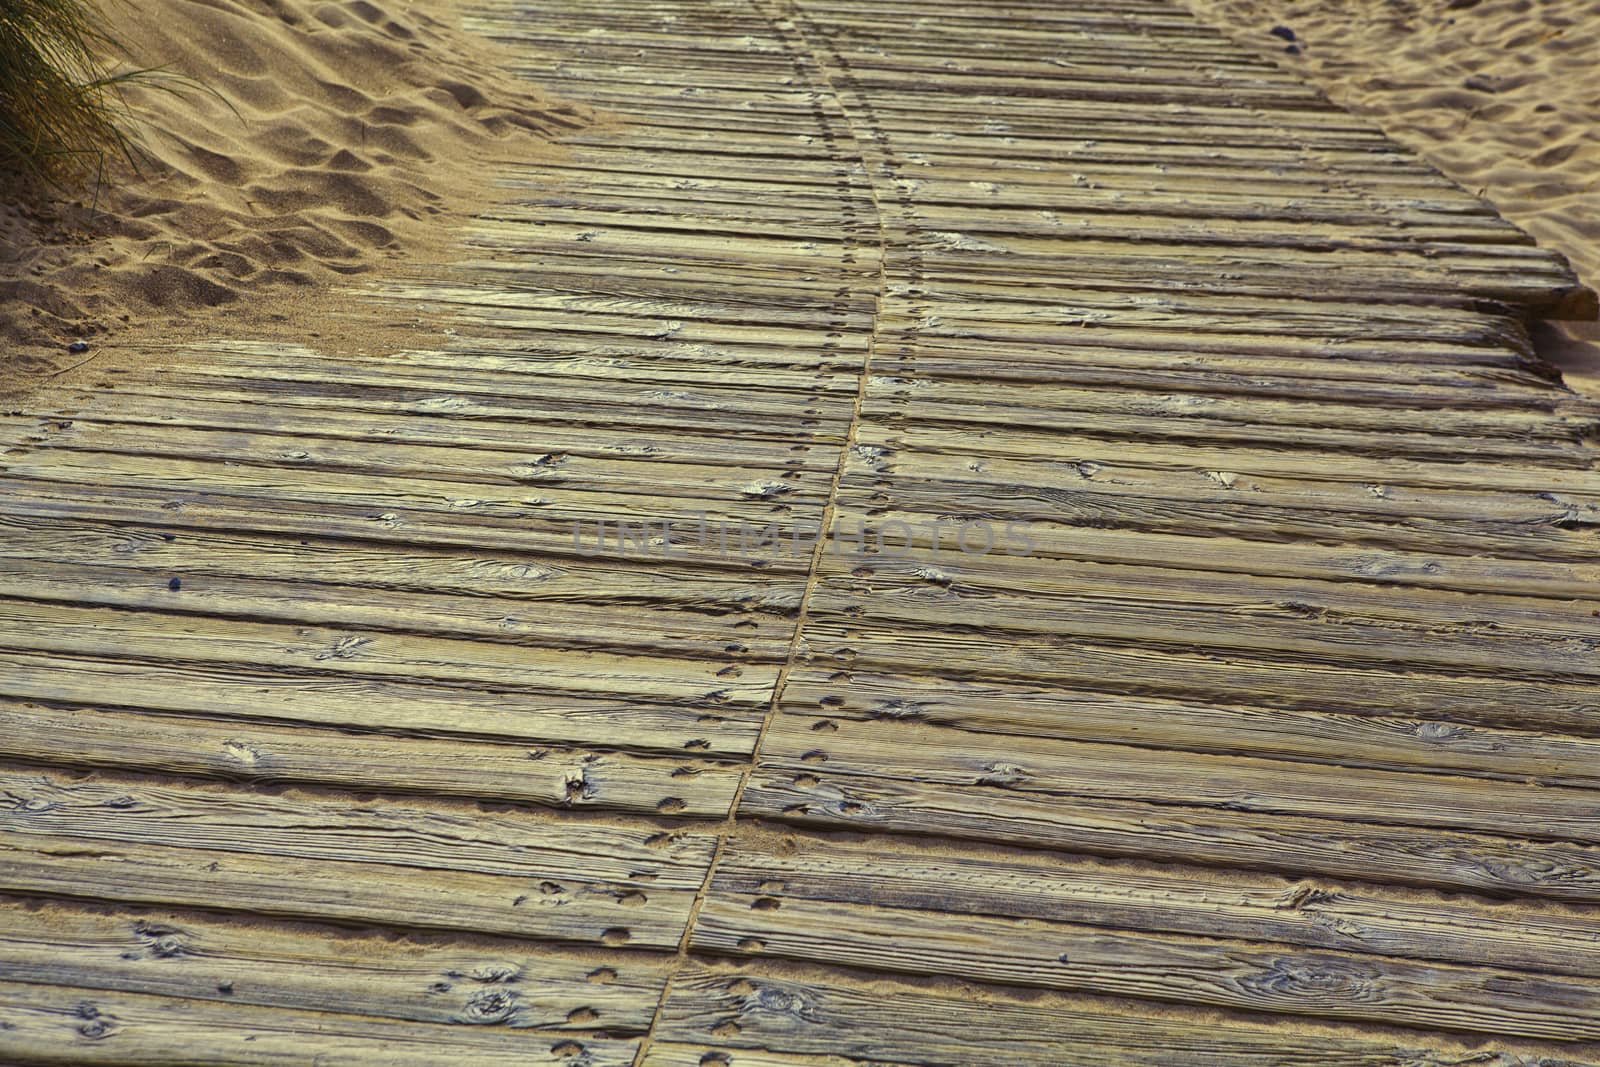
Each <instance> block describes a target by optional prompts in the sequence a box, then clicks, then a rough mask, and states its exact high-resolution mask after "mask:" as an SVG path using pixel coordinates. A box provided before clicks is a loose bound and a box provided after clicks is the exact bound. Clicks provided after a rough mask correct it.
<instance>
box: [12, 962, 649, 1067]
mask: <svg viewBox="0 0 1600 1067" xmlns="http://www.w3.org/2000/svg"><path fill="white" fill-rule="evenodd" d="M0 1013H3V1016H4V1018H5V1020H6V1022H7V1024H8V1025H7V1026H6V1027H5V1028H4V1029H0V1054H3V1055H5V1056H6V1058H7V1059H8V1060H10V1061H11V1062H13V1063H18V1064H62V1063H82V1064H103V1065H105V1067H235V1065H236V1067H268V1065H274V1064H281V1063H292V1062H294V1061H295V1060H296V1059H300V1058H303V1057H304V1056H305V1055H306V1052H307V1051H308V1049H315V1050H316V1051H315V1053H314V1054H315V1055H316V1056H317V1057H318V1059H319V1060H320V1061H321V1063H324V1064H328V1065H329V1067H335V1065H337V1067H444V1065H446V1064H454V1063H460V1062H461V1056H462V1055H463V1054H465V1055H469V1056H471V1057H472V1062H473V1063H482V1064H486V1065H504V1067H513V1065H518V1067H520V1065H522V1064H528V1063H551V1064H561V1063H567V1062H569V1061H570V1057H571V1056H573V1055H585V1056H586V1057H587V1062H589V1063H593V1064H595V1065H596V1067H601V1065H605V1067H626V1065H628V1064H631V1063H632V1062H633V1058H634V1054H635V1051H636V1049H637V1043H636V1042H634V1041H630V1040H626V1039H612V1038H606V1039H602V1038H598V1037H590V1036H588V1035H584V1036H583V1037H582V1038H569V1037H565V1036H561V1035H556V1036H555V1037H553V1038H540V1037H535V1036H534V1035H531V1034H529V1033H527V1032H526V1031H513V1030H501V1029H484V1030H478V1029H468V1028H465V1027H451V1028H449V1029H448V1031H446V1032H445V1033H441V1028H440V1027H438V1026H432V1025H428V1024H422V1023H404V1022H396V1021H393V1020H389V1019H375V1018H369V1017H364V1016H359V1015H344V1014H335V1013H332V1012H326V1011H291V1010H286V1009H281V1008H257V1007H253V1006H250V1005H245V1004H227V1005H219V1004H215V1003H211V1002H208V1001H198V1000H188V999H184V998H179V997H153V996H142V995H139V994H135V993H101V992H96V993H93V994H87V995H86V994H85V993H84V991H83V990H81V989H75V988H71V987H60V986H48V985H28V984H23V983H13V982H8V981H0Z"/></svg>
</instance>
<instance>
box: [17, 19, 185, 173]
mask: <svg viewBox="0 0 1600 1067" xmlns="http://www.w3.org/2000/svg"><path fill="white" fill-rule="evenodd" d="M116 51H120V49H119V47H118V45H117V43H116V41H115V40H114V39H113V38H111V37H110V36H109V35H108V34H107V33H106V31H105V30H104V29H102V28H101V26H100V23H99V13H98V12H97V11H96V10H95V9H94V8H93V7H92V6H91V5H90V4H89V3H87V2H86V0H0V177H3V178H5V179H11V180H17V179H21V180H23V181H32V182H34V183H38V184H44V185H48V186H54V187H56V188H73V187H78V186H81V185H82V184H83V183H84V182H86V181H87V180H88V179H89V178H90V177H91V176H94V175H98V174H100V173H101V172H102V171H103V169H104V165H105V161H106V157H107V156H108V155H121V156H123V157H124V158H125V159H127V160H128V161H129V162H130V163H131V162H133V161H134V156H135V149H134V144H133V142H132V140H131V139H130V135H129V134H128V133H127V131H126V127H125V122H124V120H125V118H126V116H127V108H126V105H125V103H124V101H123V99H122V96H121V89H122V87H123V86H124V85H125V84H126V83H127V82H128V81H129V80H131V79H134V78H141V77H146V76H148V75H151V74H153V73H158V72H153V71H147V70H132V71H120V72H113V70H112V68H111V65H110V64H109V62H108V60H107V59H106V58H105V57H106V56H108V55H110V54H111V53H113V52H116Z"/></svg>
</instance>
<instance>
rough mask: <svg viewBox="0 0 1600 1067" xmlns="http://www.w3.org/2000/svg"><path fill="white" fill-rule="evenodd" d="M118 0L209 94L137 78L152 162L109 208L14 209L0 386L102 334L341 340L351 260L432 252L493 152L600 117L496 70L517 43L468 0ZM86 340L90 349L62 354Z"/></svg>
mask: <svg viewBox="0 0 1600 1067" xmlns="http://www.w3.org/2000/svg"><path fill="white" fill-rule="evenodd" d="M104 10H105V12H106V16H107V21H108V23H109V25H110V26H111V27H112V29H113V32H114V33H115V34H116V36H118V37H119V38H121V39H122V41H123V43H124V44H125V45H126V46H127V48H128V51H129V53H130V54H129V56H128V57H127V58H128V62H129V65H132V66H140V67H147V66H160V67H165V68H168V69H170V70H172V71H174V72H177V73H179V74H182V75H185V76H188V77H190V78H193V79H195V80H197V81H199V82H201V83H203V84H204V85H205V86H207V87H208V88H209V89H211V90H213V92H212V93H207V92H198V91H193V90H186V91H184V92H182V93H181V94H180V95H174V94H172V93H170V92H166V91H162V90H160V89H158V88H155V87H140V88H135V89H132V90H130V91H129V93H128V99H129V103H130V105H131V106H132V107H133V108H134V109H135V111H136V114H137V115H138V116H139V118H140V121H139V123H138V132H139V133H140V135H141V137H142V140H143V143H144V148H145V150H146V151H147V153H148V154H149V156H150V159H149V160H148V161H147V162H146V163H145V164H144V165H143V166H142V168H141V169H142V174H140V175H130V174H126V173H122V172H118V173H116V174H114V175H113V176H112V179H111V180H110V181H109V182H107V183H106V184H105V185H103V186H102V187H101V189H100V191H99V194H98V202H97V203H96V204H93V205H92V206H93V207H95V208H96V209H97V210H94V211H91V210H90V207H91V205H90V204H89V203H87V201H89V200H90V197H89V196H85V197H84V198H83V199H84V200H85V201H86V203H84V204H83V205H81V206H74V205H72V204H58V205H55V206H54V207H51V208H46V209H44V210H42V211H38V210H30V209H26V208H21V207H18V206H16V205H15V204H11V203H8V204H6V205H5V206H3V207H0V390H17V389H20V388H24V387H26V386H28V385H30V384H36V383H38V382H41V381H45V380H49V379H51V378H52V377H56V376H59V374H60V373H61V372H62V370H63V369H64V368H70V367H72V366H74V365H76V364H80V363H82V362H84V360H85V359H86V358H88V359H93V360H95V361H96V363H101V362H102V356H103V354H104V353H105V352H106V350H107V345H106V343H105V342H107V341H110V342H112V344H111V346H110V347H111V349H112V351H113V355H111V356H109V357H104V358H105V359H109V360H111V361H113V362H121V363H126V362H127V361H128V360H129V359H133V358H150V356H151V354H152V353H153V352H154V351H155V350H156V349H159V348H160V347H161V346H162V345H163V344H167V343H170V342H172V341H175V340H189V341H196V340H199V341H203V340H204V339H205V338H206V337H208V336H213V335H220V334H222V333H224V332H225V333H226V335H227V336H230V337H240V336H250V335H252V334H253V335H255V336H272V335H273V334H274V332H276V335H277V336H280V337H285V338H287V339H290V340H302V339H304V337H305V336H313V337H322V338H329V337H330V335H332V334H337V332H338V329H339V324H338V318H339V316H338V315H337V314H331V313H330V308H329V298H330V297H335V296H337V295H338V294H340V293H344V294H346V295H345V299H346V300H347V301H348V299H349V297H348V290H349V288H350V286H349V281H350V280H352V276H358V275H361V274H363V273H366V272H368V271H371V270H372V269H373V268H374V267H377V266H380V265H385V264H387V265H389V266H390V267H391V268H392V267H393V266H394V263H393V261H395V260H398V259H403V258H405V257H410V258H413V259H419V258H425V255H424V254H425V253H426V252H428V251H429V250H432V249H435V248H441V247H442V246H446V245H448V243H449V242H450V241H452V240H453V239H454V236H455V235H454V234H453V233H452V227H451V226H450V225H449V223H448V221H447V220H448V219H449V218H451V217H453V216H457V215H459V214H461V213H464V212H469V211H470V210H471V209H472V208H473V207H474V206H478V207H481V206H483V204H485V203H487V202H488V200H489V198H490V191H489V188H488V183H489V176H488V174H487V173H486V172H485V170H484V168H483V167H481V166H477V165H475V164H476V163H478V162H480V161H481V160H483V159H484V158H486V157H489V156H494V157H497V158H510V159H529V158H534V157H537V156H539V155H540V154H543V153H547V152H548V151H549V150H550V149H549V148H548V146H547V142H548V139H549V138H551V137H555V136H559V135H560V134H562V133H564V132H568V131H571V130H574V129H578V128H582V127H583V126H585V125H587V124H589V123H590V122H592V121H593V118H594V116H593V115H592V114H590V113H589V112H588V111H587V110H586V109H583V108H581V107H579V106H576V105H574V104H570V103H567V102H563V101H560V100H557V99H553V98H551V97H549V96H546V95H544V94H542V93H540V92H539V91H538V90H537V89H536V88H534V87H533V86H530V85H528V84H527V83H524V82H521V81H517V80H515V79H512V78H509V77H507V76H505V75H503V74H501V73H499V70H500V66H501V64H502V63H503V62H504V60H505V57H506V53H505V52H503V51H502V50H501V49H500V48H499V47H498V46H496V45H495V44H494V43H492V42H490V41H488V40H486V39H484V38H481V37H477V36H474V35H472V34H469V33H467V32H466V31H464V30H462V29H461V28H460V23H459V19H458V16H457V13H456V11H455V9H454V7H453V5H452V0H417V2H414V3H401V2H398V0H379V2H371V0H338V2H334V0H330V2H319V0H136V2H132V0H128V2H125V0H105V6H104ZM208 308H220V309H222V311H221V312H220V313H205V309H208ZM369 325H370V324H369ZM352 328H355V327H354V326H352ZM79 338H81V339H86V340H89V341H90V342H91V349H90V353H89V355H88V356H87V357H86V356H84V355H73V354H70V353H69V352H68V351H67V345H68V344H69V343H70V342H71V341H73V340H74V339H79ZM334 339H335V340H337V338H334ZM141 342H151V343H152V344H151V345H150V346H149V349H150V351H146V346H145V345H143V344H141Z"/></svg>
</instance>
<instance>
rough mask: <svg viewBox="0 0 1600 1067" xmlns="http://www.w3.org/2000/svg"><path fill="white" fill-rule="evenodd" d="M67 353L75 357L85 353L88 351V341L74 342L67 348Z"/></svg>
mask: <svg viewBox="0 0 1600 1067" xmlns="http://www.w3.org/2000/svg"><path fill="white" fill-rule="evenodd" d="M67 351H68V352H71V353H73V354H75V355H76V354H78V353H82V352H87V351H89V342H88V341H74V342H72V343H71V344H70V345H68V346H67Z"/></svg>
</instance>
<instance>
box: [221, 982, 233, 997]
mask: <svg viewBox="0 0 1600 1067" xmlns="http://www.w3.org/2000/svg"><path fill="white" fill-rule="evenodd" d="M217 992H218V993H221V994H223V995H224V996H229V997H231V996H233V983H232V982H219V983H217Z"/></svg>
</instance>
